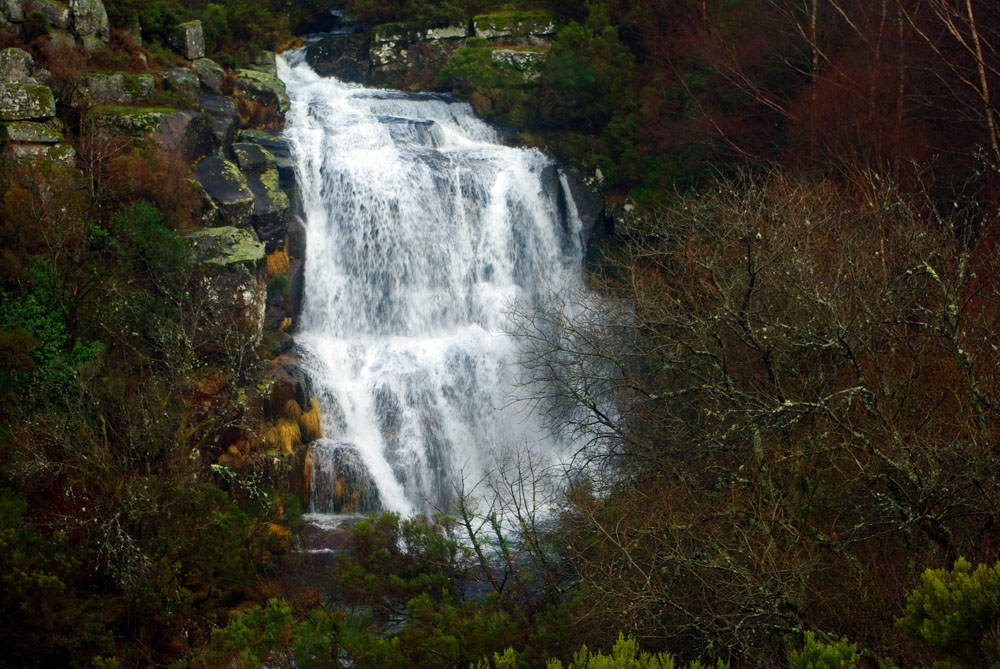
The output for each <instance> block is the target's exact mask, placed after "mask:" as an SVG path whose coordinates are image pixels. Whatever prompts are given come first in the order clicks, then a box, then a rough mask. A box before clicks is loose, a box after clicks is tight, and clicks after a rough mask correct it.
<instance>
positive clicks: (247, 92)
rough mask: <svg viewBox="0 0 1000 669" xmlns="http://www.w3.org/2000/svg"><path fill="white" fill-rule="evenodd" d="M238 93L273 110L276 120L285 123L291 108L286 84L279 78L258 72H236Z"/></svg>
mask: <svg viewBox="0 0 1000 669" xmlns="http://www.w3.org/2000/svg"><path fill="white" fill-rule="evenodd" d="M236 92H237V93H239V94H241V95H243V96H244V97H245V98H247V99H248V100H252V101H253V102H256V103H258V104H260V105H263V106H264V107H267V108H271V109H273V112H274V115H275V119H276V120H277V121H279V122H280V121H283V120H284V118H285V113H286V112H288V109H289V107H291V102H289V100H288V94H287V92H286V91H285V84H284V82H283V81H281V79H278V77H276V76H274V75H271V74H268V73H266V72H258V71H257V70H236Z"/></svg>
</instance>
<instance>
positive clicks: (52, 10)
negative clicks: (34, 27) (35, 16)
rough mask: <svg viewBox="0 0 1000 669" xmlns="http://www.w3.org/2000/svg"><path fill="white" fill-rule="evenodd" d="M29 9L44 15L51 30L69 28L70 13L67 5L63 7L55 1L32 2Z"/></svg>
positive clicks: (39, 0)
mask: <svg viewBox="0 0 1000 669" xmlns="http://www.w3.org/2000/svg"><path fill="white" fill-rule="evenodd" d="M31 7H32V8H33V9H34V10H36V11H39V12H41V13H42V14H45V18H47V19H48V20H49V25H51V26H52V27H53V28H62V29H64V30H65V29H66V28H69V22H70V17H71V15H72V14H71V12H70V10H69V6H68V5H64V4H63V3H61V2H58V1H57V0H32V1H31Z"/></svg>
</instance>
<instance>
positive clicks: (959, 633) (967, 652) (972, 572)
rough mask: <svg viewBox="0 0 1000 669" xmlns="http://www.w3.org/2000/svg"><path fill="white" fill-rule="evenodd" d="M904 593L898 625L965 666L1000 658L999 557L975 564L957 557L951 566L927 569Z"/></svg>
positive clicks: (974, 665) (982, 663)
mask: <svg viewBox="0 0 1000 669" xmlns="http://www.w3.org/2000/svg"><path fill="white" fill-rule="evenodd" d="M920 581H921V582H920V586H919V587H918V588H917V589H916V590H914V591H913V592H911V593H910V594H909V595H908V596H907V598H906V613H905V615H903V617H902V618H900V619H899V620H898V621H897V624H898V625H899V627H900V628H902V629H903V630H905V631H906V632H908V633H909V634H911V635H913V636H915V637H917V638H919V639H922V640H924V641H926V642H927V643H929V644H930V645H931V646H933V647H934V648H936V649H938V650H939V651H941V652H942V653H944V654H945V655H947V656H948V657H949V658H951V659H953V660H957V661H958V662H960V663H962V665H963V666H969V667H987V666H996V665H995V663H997V662H1000V562H997V563H996V564H994V565H993V566H992V567H989V566H987V565H985V564H981V565H979V566H977V567H976V568H975V569H973V568H972V565H971V564H969V562H967V561H966V560H964V559H962V558H959V559H958V560H956V561H955V564H954V566H952V568H951V570H950V571H948V570H945V569H928V570H926V571H925V572H924V573H923V575H922V576H921V578H920Z"/></svg>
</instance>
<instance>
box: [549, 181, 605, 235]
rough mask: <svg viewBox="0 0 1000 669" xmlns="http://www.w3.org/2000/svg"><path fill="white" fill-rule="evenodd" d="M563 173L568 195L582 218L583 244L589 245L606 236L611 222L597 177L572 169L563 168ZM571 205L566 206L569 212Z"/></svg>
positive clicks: (581, 232) (566, 204)
mask: <svg viewBox="0 0 1000 669" xmlns="http://www.w3.org/2000/svg"><path fill="white" fill-rule="evenodd" d="M562 173H563V175H564V176H565V178H566V185H567V186H568V187H569V193H568V195H569V197H571V198H572V200H573V202H572V206H573V208H574V209H575V210H576V214H577V216H579V218H580V224H581V225H580V228H581V229H580V234H581V236H582V237H583V243H584V244H588V243H590V241H591V240H592V239H593V240H596V239H600V238H601V237H603V236H605V235H606V233H607V232H608V227H609V224H610V221H609V220H608V216H607V212H606V207H605V205H604V198H603V197H602V196H601V191H600V184H599V183H598V180H597V177H596V176H588V175H587V174H585V173H584V172H581V171H579V170H576V169H574V168H571V167H566V168H563V170H562ZM561 192H562V193H563V195H564V196H565V195H566V193H565V192H564V191H561ZM569 204H570V203H568V202H567V203H565V204H564V208H565V209H566V210H567V211H568V210H569Z"/></svg>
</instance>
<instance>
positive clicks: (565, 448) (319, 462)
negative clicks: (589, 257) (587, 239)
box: [278, 53, 583, 514]
mask: <svg viewBox="0 0 1000 669" xmlns="http://www.w3.org/2000/svg"><path fill="white" fill-rule="evenodd" d="M278 67H279V76H280V77H281V78H282V79H283V80H284V81H285V83H286V85H287V87H288V95H289V97H290V99H291V102H292V106H291V110H290V112H289V114H288V118H287V125H286V131H285V133H286V136H287V137H288V138H289V139H290V141H291V144H292V151H293V155H294V156H295V160H296V169H297V176H298V181H299V188H300V192H301V197H302V200H303V212H304V216H305V222H306V230H307V258H306V264H305V299H304V306H303V312H302V316H301V320H300V326H299V332H298V333H297V335H296V342H297V343H298V345H299V349H300V353H301V357H302V359H303V361H304V364H305V366H306V367H307V369H308V370H309V372H310V374H311V375H312V378H313V381H314V384H315V387H316V390H317V394H318V396H319V399H320V403H321V405H322V410H323V426H324V439H323V440H322V442H321V443H319V444H317V445H315V446H314V447H313V450H312V457H313V461H314V485H313V500H312V505H311V508H310V511H311V512H313V513H319V514H323V513H333V512H335V511H339V509H337V508H335V505H336V502H335V499H336V497H337V495H336V494H334V488H336V485H337V483H336V479H337V477H338V476H342V475H343V474H344V472H349V473H350V474H351V476H352V477H354V478H357V479H367V480H368V481H369V482H370V484H371V485H370V486H369V488H368V489H366V492H365V494H363V495H361V496H360V498H359V504H360V508H359V509H358V510H367V509H371V510H374V509H379V508H381V509H385V510H394V511H399V512H401V513H413V512H426V511H429V510H430V509H432V508H440V509H444V508H446V507H447V503H448V501H449V499H451V498H452V496H453V495H454V493H455V491H456V490H457V489H459V488H462V487H464V489H466V490H469V489H471V488H472V487H474V486H475V485H476V484H478V483H479V482H480V481H481V480H482V479H483V478H484V476H486V474H487V473H488V472H489V471H490V470H491V469H492V468H493V467H494V466H495V465H496V462H497V461H498V460H502V459H503V458H504V457H505V456H506V455H507V454H508V452H509V451H510V450H511V449H514V450H528V451H530V452H531V453H532V458H533V461H534V462H535V463H542V465H543V466H544V465H546V464H550V465H557V464H558V463H560V462H561V461H563V460H564V459H565V458H566V456H567V454H568V453H569V452H570V451H571V450H572V444H570V443H568V441H567V440H566V439H564V438H562V437H560V435H558V434H555V433H553V432H552V430H550V429H549V428H548V427H546V426H545V425H544V422H543V421H541V420H540V419H539V418H538V417H537V416H536V415H534V414H533V413H532V410H531V407H530V405H529V404H528V403H526V402H518V401H515V400H516V398H517V390H518V382H519V380H520V370H519V369H518V368H517V362H516V361H517V359H518V350H517V347H518V345H519V342H518V341H517V340H516V339H515V338H512V337H511V336H509V335H508V334H506V333H507V332H508V331H509V330H510V316H509V312H510V310H511V308H512V307H519V308H524V307H526V306H529V305H531V304H533V303H536V302H538V301H540V300H543V299H545V297H546V295H547V293H548V291H553V290H554V291H556V292H559V293H562V292H569V291H572V290H576V289H577V288H578V287H579V285H580V281H581V276H580V272H581V270H580V267H581V262H582V253H583V249H582V243H581V239H580V222H579V219H578V218H577V216H576V213H575V211H576V210H575V207H573V206H572V201H571V198H570V196H569V194H568V190H567V189H566V188H565V184H564V181H563V180H562V179H561V177H560V175H559V174H558V172H557V170H556V169H555V166H554V165H553V164H552V163H551V161H549V160H548V159H547V158H546V157H545V156H544V155H543V154H542V153H540V152H539V151H536V150H531V149H519V148H510V147H505V146H502V145H501V144H499V142H498V136H497V133H496V132H495V131H494V129H493V128H491V127H490V126H489V125H487V124H485V123H483V122H482V121H480V120H479V119H477V118H476V117H475V115H474V113H473V112H472V109H471V108H470V107H469V105H467V104H465V103H458V102H454V101H451V100H450V99H448V98H446V97H442V96H435V95H418V94H404V93H399V92H396V91H387V90H375V89H367V88H363V87H360V86H358V85H353V84H345V83H342V82H339V81H337V80H335V79H330V78H321V77H319V76H318V75H316V74H315V73H314V72H312V70H311V69H310V68H309V66H308V65H307V64H306V63H305V62H303V61H302V58H301V54H295V53H292V54H286V55H285V57H284V58H282V59H279V66H278Z"/></svg>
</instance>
